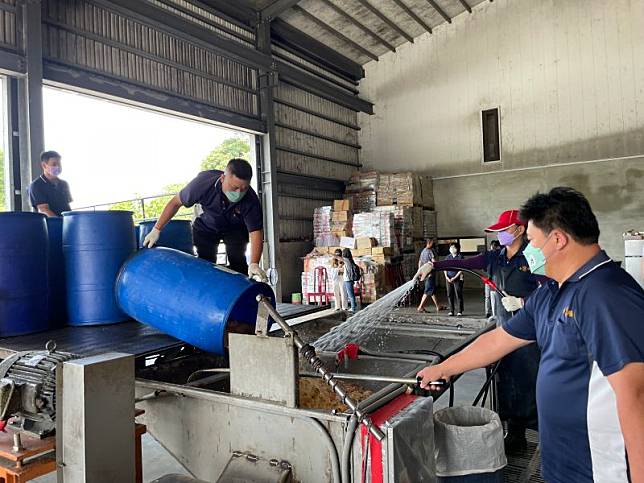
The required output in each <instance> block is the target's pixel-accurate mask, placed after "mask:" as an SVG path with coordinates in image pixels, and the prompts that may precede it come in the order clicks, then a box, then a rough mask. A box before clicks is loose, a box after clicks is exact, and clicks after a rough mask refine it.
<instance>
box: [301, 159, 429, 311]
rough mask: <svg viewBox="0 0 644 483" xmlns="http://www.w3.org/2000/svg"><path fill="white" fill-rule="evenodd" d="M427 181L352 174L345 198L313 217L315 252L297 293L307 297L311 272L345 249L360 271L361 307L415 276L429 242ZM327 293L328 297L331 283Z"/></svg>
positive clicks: (396, 175) (409, 175)
mask: <svg viewBox="0 0 644 483" xmlns="http://www.w3.org/2000/svg"><path fill="white" fill-rule="evenodd" d="M433 208H434V196H433V188H432V180H431V178H430V177H428V176H419V175H415V174H413V173H393V174H383V173H378V172H376V171H369V172H363V173H354V175H352V177H351V179H350V181H349V184H348V186H347V190H346V198H345V199H342V200H335V201H334V203H333V206H325V207H322V208H318V209H316V211H315V214H314V229H315V245H316V246H315V249H314V250H313V251H312V252H311V253H310V254H309V255H307V257H306V259H305V262H304V273H303V274H302V291H303V292H304V295H305V297H304V299H305V300H306V293H307V292H309V291H313V290H314V289H315V287H314V280H313V271H314V269H315V267H316V266H325V267H327V265H328V267H327V273H330V267H331V261H332V256H331V255H332V254H333V253H334V252H335V250H337V249H338V248H340V249H342V248H349V249H351V253H352V255H353V257H354V260H355V261H356V263H357V264H358V265H359V266H360V267H361V268H362V271H363V279H362V286H363V291H362V301H363V302H365V303H369V302H373V301H375V300H377V299H378V298H379V297H381V296H382V295H384V294H386V293H387V292H388V291H390V290H392V289H393V288H395V286H394V285H395V284H396V283H398V282H397V281H399V280H400V279H401V278H404V279H405V280H409V279H410V278H411V277H412V276H413V275H414V273H415V272H416V268H417V264H418V257H419V255H420V252H421V250H422V249H423V247H424V245H425V242H424V240H425V239H426V238H435V237H436V235H437V233H436V213H435V212H434V211H433ZM327 289H328V290H327V291H328V292H331V293H332V292H333V287H332V281H330V280H329V281H328V282H327Z"/></svg>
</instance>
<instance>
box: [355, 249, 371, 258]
mask: <svg viewBox="0 0 644 483" xmlns="http://www.w3.org/2000/svg"><path fill="white" fill-rule="evenodd" d="M351 255H353V256H354V257H370V256H371V248H354V249H353V250H351Z"/></svg>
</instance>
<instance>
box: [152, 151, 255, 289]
mask: <svg viewBox="0 0 644 483" xmlns="http://www.w3.org/2000/svg"><path fill="white" fill-rule="evenodd" d="M252 177H253V170H252V168H251V166H250V164H249V163H248V161H246V160H244V159H237V158H235V159H231V160H230V161H229V162H228V165H227V166H226V169H225V170H224V171H220V170H216V169H213V170H208V171H202V172H201V173H199V174H198V175H197V177H196V178H195V179H193V180H192V181H190V183H188V184H187V185H186V186H185V187H184V188H183V189H182V190H181V191H180V192H179V193H178V194H177V195H175V196H174V197H173V198H172V199H171V200H170V201H169V202H168V204H167V205H166V206H165V208H164V209H163V212H162V213H161V216H160V217H159V220H158V221H157V223H156V225H155V226H154V228H153V229H152V231H151V232H150V233H149V234H148V235H147V236H146V237H145V239H144V240H143V246H145V247H148V248H152V247H153V246H154V245H155V244H156V243H157V242H158V240H159V236H160V234H161V230H163V228H164V227H165V225H166V224H167V223H168V222H169V221H170V220H171V219H172V217H173V216H174V215H176V214H177V212H178V211H179V208H181V207H182V206H185V207H188V208H189V207H191V206H193V205H195V204H197V203H199V204H200V205H201V208H202V209H203V213H201V214H200V215H199V216H198V217H197V219H196V220H195V221H194V223H193V225H192V236H193V239H194V244H195V247H196V248H197V255H198V256H199V258H202V259H204V260H208V261H210V262H213V263H216V262H217V247H218V246H219V243H221V241H222V240H223V242H224V244H225V245H226V255H227V256H228V263H229V267H230V269H231V270H234V271H236V272H239V273H247V274H248V276H249V277H250V278H253V279H256V280H258V281H261V282H266V281H267V277H266V273H265V272H264V270H262V268H261V267H260V266H259V260H260V258H261V257H262V250H263V246H264V233H263V215H262V207H261V204H260V201H259V197H258V196H257V193H255V190H253V188H252V187H251V186H250V180H251V178H252ZM249 239H250V262H251V263H250V265H248V264H247V262H246V247H247V245H248V241H249Z"/></svg>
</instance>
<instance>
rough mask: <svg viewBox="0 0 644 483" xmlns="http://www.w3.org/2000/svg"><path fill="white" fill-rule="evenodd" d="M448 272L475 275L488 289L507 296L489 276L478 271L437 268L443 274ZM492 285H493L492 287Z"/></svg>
mask: <svg viewBox="0 0 644 483" xmlns="http://www.w3.org/2000/svg"><path fill="white" fill-rule="evenodd" d="M446 270H455V271H457V272H467V273H470V274H472V275H474V276H475V277H478V278H480V279H481V281H482V282H483V283H484V284H485V285H487V286H488V287H490V288H492V289H493V290H494V291H495V292H496V293H498V294H499V295H500V296H501V297H505V296H506V294H504V293H503V291H502V290H501V289H499V287H497V286H496V283H494V281H493V280H492V279H491V278H490V277H489V276H486V275H483V274H481V273H479V272H477V271H475V270H470V269H469V268H459V267H441V268H437V269H436V271H441V272H444V271H446ZM490 283H491V284H492V285H490Z"/></svg>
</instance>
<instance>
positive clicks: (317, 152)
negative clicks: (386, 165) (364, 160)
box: [275, 127, 359, 169]
mask: <svg viewBox="0 0 644 483" xmlns="http://www.w3.org/2000/svg"><path fill="white" fill-rule="evenodd" d="M275 137H276V139H277V145H278V146H281V147H285V148H290V149H293V150H296V151H299V152H302V153H303V154H310V155H311V156H322V157H325V158H329V159H333V160H337V161H338V164H347V165H353V167H354V169H357V168H358V165H359V162H358V150H357V149H356V148H353V147H350V146H347V145H345V144H339V143H337V142H333V141H328V140H326V139H322V138H319V137H316V136H314V135H310V134H305V133H301V132H298V131H294V130H292V129H286V128H282V127H277V128H276V129H275ZM330 162H331V161H330Z"/></svg>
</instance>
